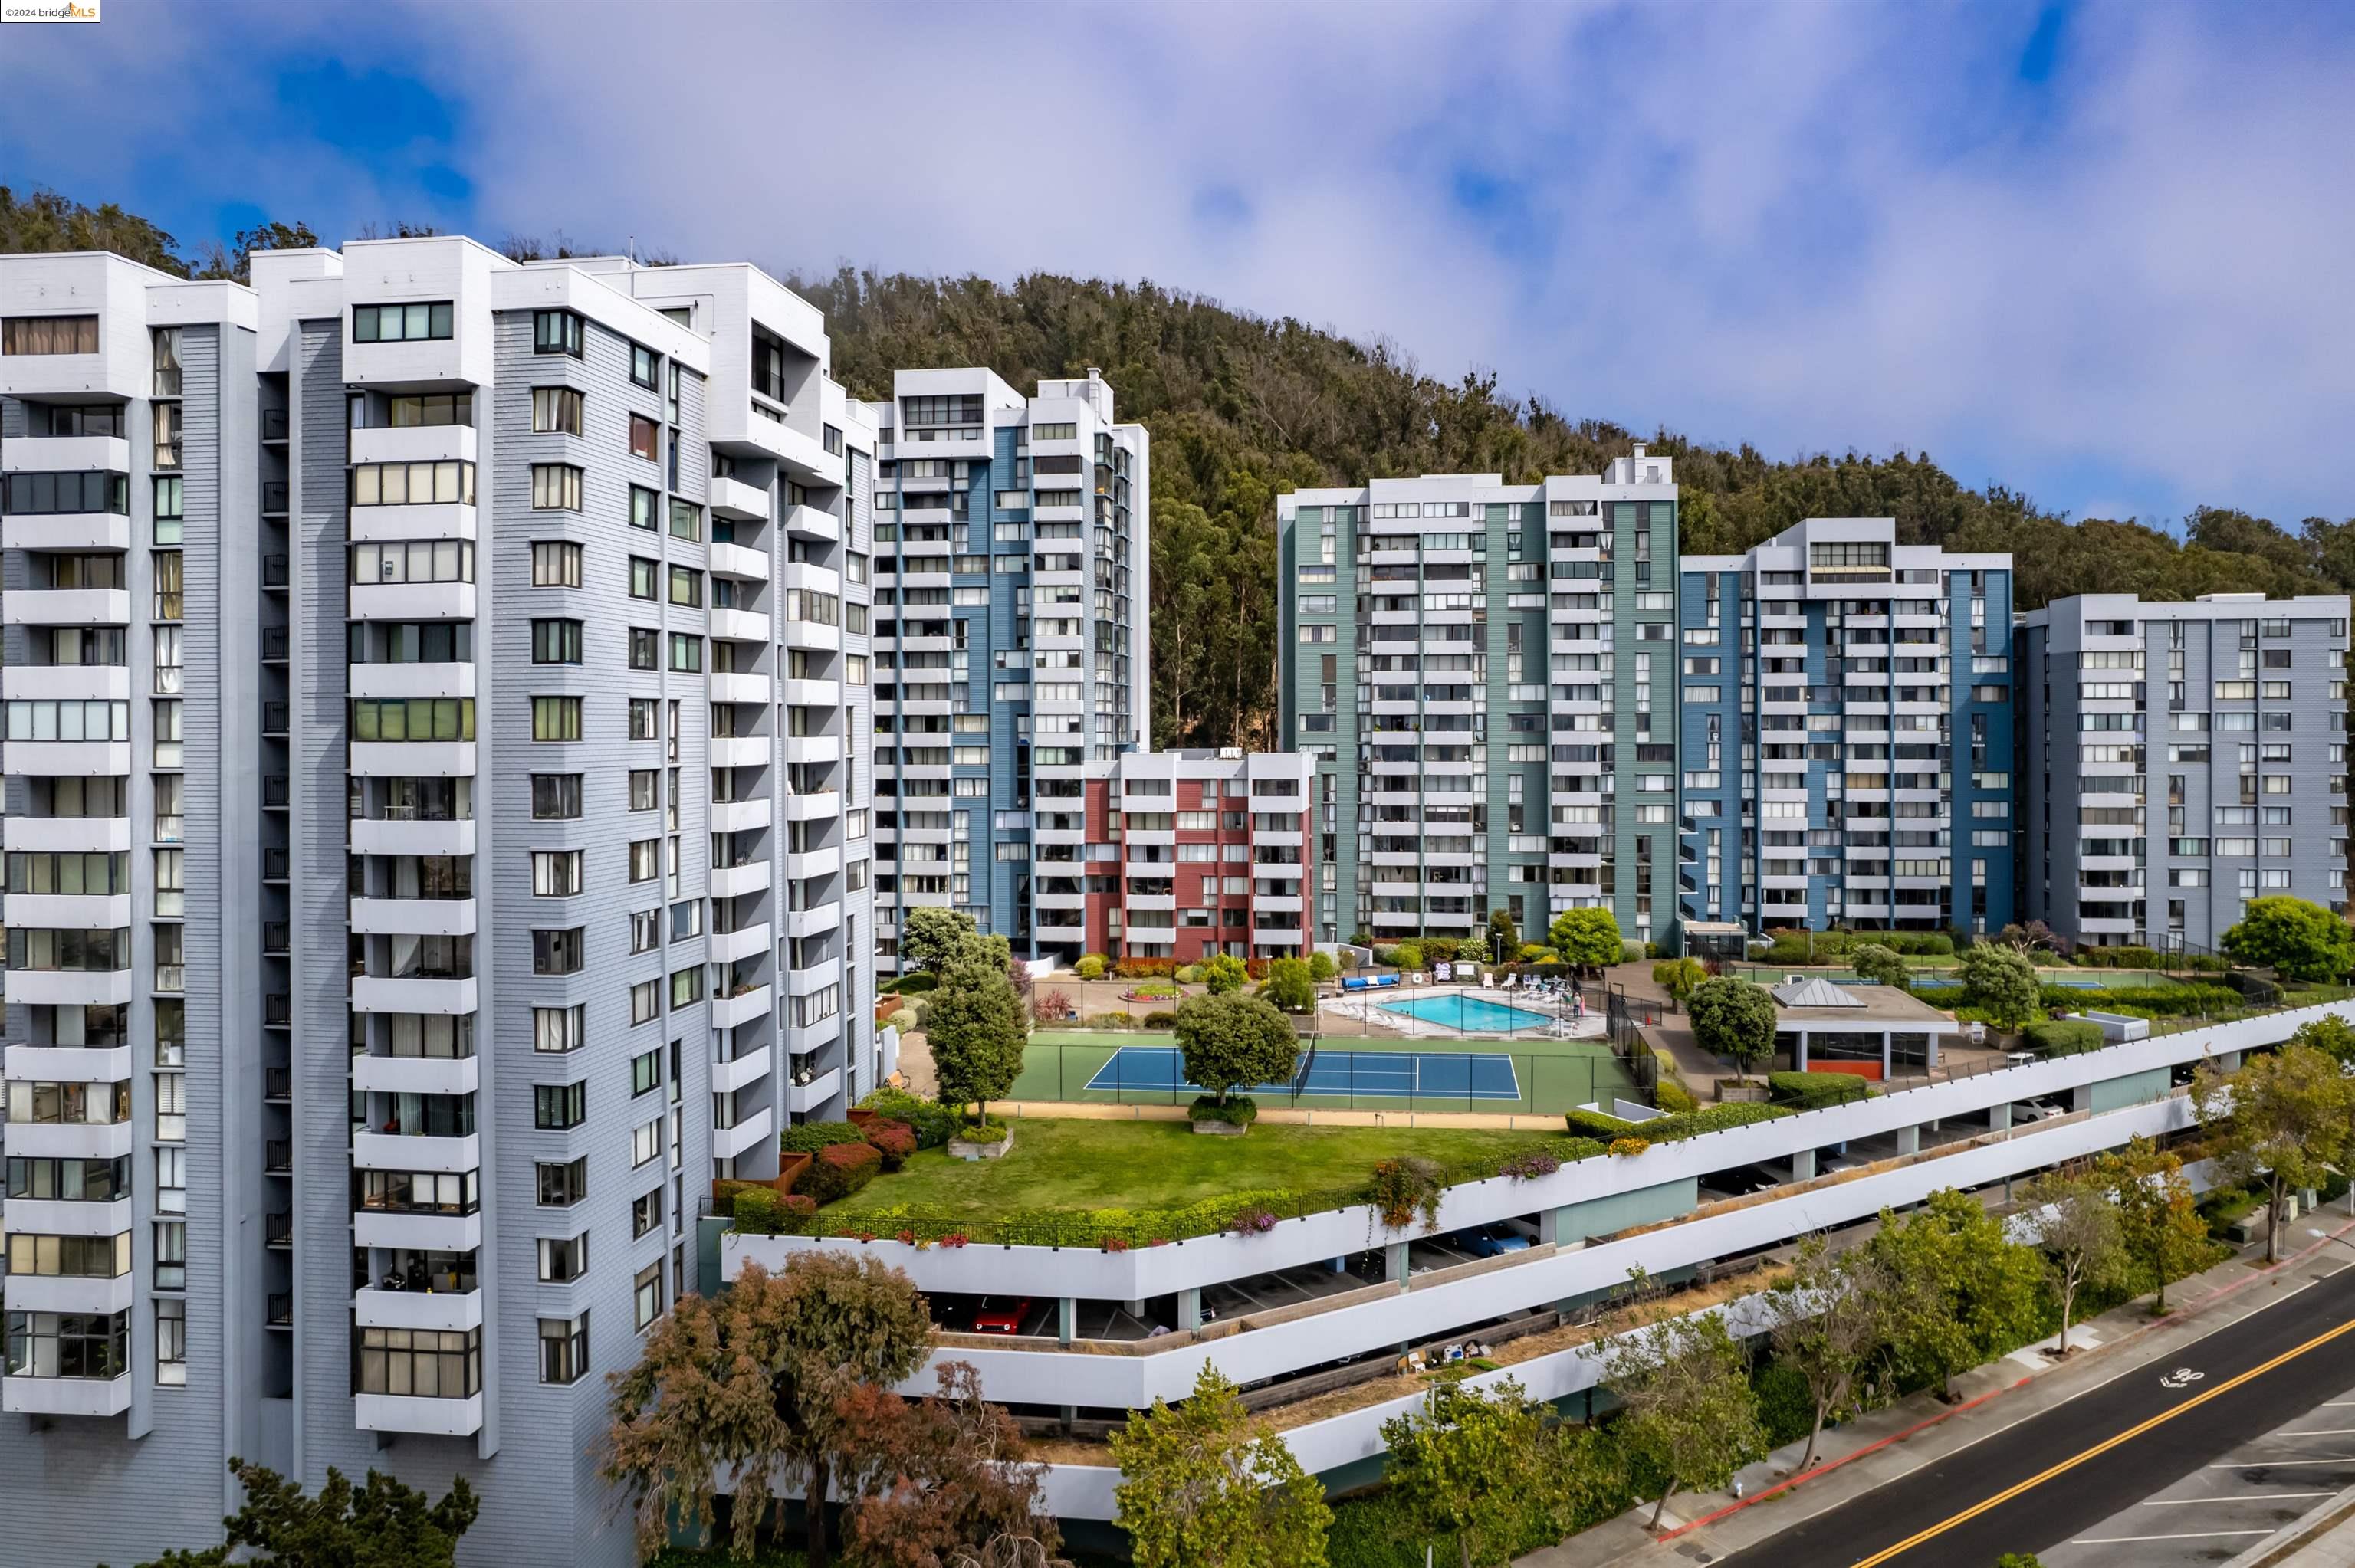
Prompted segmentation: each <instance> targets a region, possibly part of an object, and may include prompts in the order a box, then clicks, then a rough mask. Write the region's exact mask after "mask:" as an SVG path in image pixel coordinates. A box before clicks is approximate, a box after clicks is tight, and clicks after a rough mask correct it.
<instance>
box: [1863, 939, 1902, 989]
mask: <svg viewBox="0 0 2355 1568" xmlns="http://www.w3.org/2000/svg"><path fill="white" fill-rule="evenodd" d="M1848 967H1849V968H1850V969H1854V970H1855V971H1856V972H1857V974H1858V976H1859V978H1860V979H1863V980H1870V981H1872V983H1873V984H1875V985H1903V984H1904V983H1905V982H1906V981H1907V980H1910V979H1912V978H1913V970H1912V969H1909V968H1907V967H1906V963H1905V960H1904V959H1902V958H1901V957H1899V956H1898V952H1897V949H1896V948H1886V947H1883V946H1881V944H1880V943H1879V942H1867V943H1866V944H1865V945H1864V946H1863V947H1861V948H1858V949H1857V950H1856V951H1855V952H1853V953H1850V954H1849V959H1848Z"/></svg>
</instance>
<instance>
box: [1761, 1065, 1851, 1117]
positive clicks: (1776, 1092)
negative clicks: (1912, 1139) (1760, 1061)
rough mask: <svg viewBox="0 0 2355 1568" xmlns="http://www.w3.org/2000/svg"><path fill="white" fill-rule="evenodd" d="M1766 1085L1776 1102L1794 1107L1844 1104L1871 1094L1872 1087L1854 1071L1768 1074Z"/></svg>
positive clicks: (1809, 1108)
mask: <svg viewBox="0 0 2355 1568" xmlns="http://www.w3.org/2000/svg"><path fill="white" fill-rule="evenodd" d="M1766 1088H1767V1091H1768V1092H1769V1093H1771V1094H1772V1095H1773V1096H1774V1103H1775V1104H1777V1105H1786V1106H1789V1107H1792V1108H1793V1109H1795V1110H1815V1109H1817V1108H1819V1107H1823V1106H1844V1105H1846V1104H1848V1103H1849V1101H1850V1100H1860V1099H1863V1098H1864V1097H1867V1096H1868V1095H1870V1094H1871V1093H1872V1089H1871V1086H1870V1085H1868V1084H1866V1083H1865V1081H1864V1080H1863V1079H1862V1078H1859V1077H1858V1076H1857V1075H1855V1074H1854V1073H1769V1074H1767V1075H1766Z"/></svg>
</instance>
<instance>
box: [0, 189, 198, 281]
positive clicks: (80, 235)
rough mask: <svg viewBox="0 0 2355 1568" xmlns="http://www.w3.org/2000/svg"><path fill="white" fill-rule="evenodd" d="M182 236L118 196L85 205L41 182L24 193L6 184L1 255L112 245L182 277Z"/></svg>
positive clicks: (0, 212) (1, 193)
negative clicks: (128, 208) (126, 206)
mask: <svg viewBox="0 0 2355 1568" xmlns="http://www.w3.org/2000/svg"><path fill="white" fill-rule="evenodd" d="M177 244H178V241H177V240H176V239H174V238H172V237H171V236H170V235H169V234H167V233H165V231H164V230H162V229H160V228H156V227H155V225H154V224H152V223H150V222H148V221H147V220H146V219H145V218H144V217H138V216H136V215H135V214H133V213H128V212H125V211H123V209H122V208H121V207H117V206H115V205H114V204H113V203H112V202H108V203H107V204H106V205H105V206H103V207H84V206H82V204H81V203H80V202H78V201H69V200H67V199H66V198H65V197H64V196H59V194H58V193H57V192H55V191H53V190H45V189H43V188H41V187H39V186H35V187H34V188H33V190H32V191H31V192H30V193H28V194H27V195H26V196H23V197H21V198H20V197H18V196H17V195H16V192H14V191H12V190H10V189H9V188H8V187H7V186H6V185H0V256H5V255H11V254H15V253H16V252H20V251H34V250H112V251H113V252H114V253H115V254H116V255H117V256H127V257H129V258H130V259H131V260H133V261H139V262H144V263H145V264H146V265H147V266H150V267H153V268H155V270H157V271H160V272H169V273H172V274H173V275H174V276H176V277H181V278H185V277H186V276H187V275H188V264H187V263H186V261H183V260H180V259H179V257H178V256H176V254H174V248H175V247H176V245H177Z"/></svg>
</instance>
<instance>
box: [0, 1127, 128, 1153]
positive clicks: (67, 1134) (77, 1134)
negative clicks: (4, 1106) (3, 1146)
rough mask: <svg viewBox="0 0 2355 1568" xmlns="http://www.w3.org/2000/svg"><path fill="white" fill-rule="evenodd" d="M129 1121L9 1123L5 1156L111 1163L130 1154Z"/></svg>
mask: <svg viewBox="0 0 2355 1568" xmlns="http://www.w3.org/2000/svg"><path fill="white" fill-rule="evenodd" d="M132 1138H133V1124H132V1123H130V1122H128V1121H37V1122H22V1121H18V1122H10V1123H9V1124H8V1153H9V1155H10V1157H11V1158H23V1159H26V1160H114V1159H119V1158H120V1157H122V1156H123V1155H126V1154H128V1153H130V1152H131V1144H132Z"/></svg>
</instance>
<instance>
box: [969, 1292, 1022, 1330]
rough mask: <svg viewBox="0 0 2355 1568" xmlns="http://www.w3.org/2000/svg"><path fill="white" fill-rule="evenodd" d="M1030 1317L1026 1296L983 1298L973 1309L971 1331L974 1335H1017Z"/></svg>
mask: <svg viewBox="0 0 2355 1568" xmlns="http://www.w3.org/2000/svg"><path fill="white" fill-rule="evenodd" d="M1029 1316H1030V1298H1028V1296H1019V1297H1011V1296H985V1297H983V1298H981V1302H980V1305H978V1306H976V1307H975V1308H974V1309H973V1331H974V1332H975V1333H976V1334H1018V1333H1020V1332H1021V1331H1022V1325H1023V1323H1024V1322H1025V1321H1027V1320H1028V1318H1029Z"/></svg>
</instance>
